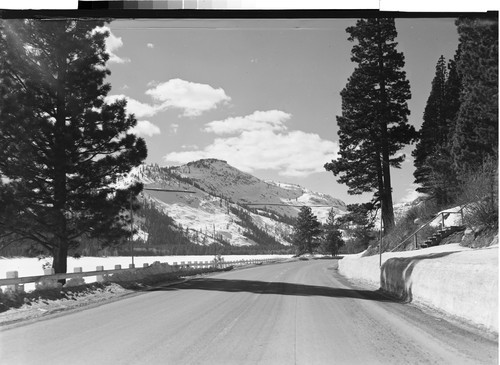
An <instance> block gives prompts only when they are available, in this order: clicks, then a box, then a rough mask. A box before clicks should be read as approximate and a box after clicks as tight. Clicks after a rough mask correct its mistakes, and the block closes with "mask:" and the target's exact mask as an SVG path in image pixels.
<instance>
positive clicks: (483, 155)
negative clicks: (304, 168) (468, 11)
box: [325, 16, 498, 250]
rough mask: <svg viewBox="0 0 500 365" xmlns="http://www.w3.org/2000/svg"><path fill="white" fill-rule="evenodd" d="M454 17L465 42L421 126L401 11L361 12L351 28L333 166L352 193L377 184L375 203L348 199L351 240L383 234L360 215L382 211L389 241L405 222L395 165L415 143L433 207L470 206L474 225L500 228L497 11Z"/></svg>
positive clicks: (438, 76)
mask: <svg viewBox="0 0 500 365" xmlns="http://www.w3.org/2000/svg"><path fill="white" fill-rule="evenodd" d="M455 24H456V26H457V30H458V35H459V46H458V49H457V51H456V54H455V56H454V57H453V59H451V60H446V59H445V58H444V57H443V56H441V57H440V58H439V59H438V60H437V65H436V72H435V76H434V79H433V81H432V85H431V88H430V94H429V97H428V100H427V104H426V107H425V110H424V114H423V123H422V126H421V128H420V130H416V129H415V128H414V126H412V125H411V124H409V121H408V115H409V112H410V111H409V109H408V103H407V100H409V99H410V98H411V93H410V85H409V81H408V80H407V79H406V73H405V72H404V69H403V67H404V64H405V62H404V61H405V59H404V55H403V53H402V52H398V51H397V46H398V43H397V42H396V41H395V40H396V37H397V32H396V26H395V22H394V19H391V18H384V19H377V18H370V19H360V20H358V21H357V23H356V25H355V26H352V27H349V28H347V32H348V33H349V38H348V39H349V40H350V41H353V42H356V43H355V44H354V45H353V48H352V52H351V56H352V57H351V60H352V61H353V62H355V63H356V67H355V70H354V72H353V73H352V75H351V77H350V78H349V79H348V83H347V85H346V87H345V88H344V89H343V90H342V91H341V97H342V115H340V116H337V122H338V127H339V132H338V135H339V145H340V151H339V157H338V158H337V159H336V160H332V161H331V162H330V163H327V164H325V169H326V170H327V171H331V172H332V173H333V174H334V175H335V176H338V177H339V179H338V180H337V181H338V182H339V183H342V184H346V185H347V186H348V188H349V190H348V193H349V194H353V195H354V194H363V193H367V192H374V194H373V198H372V200H371V201H370V202H368V203H364V204H352V205H350V206H349V207H348V210H349V214H348V215H347V216H346V218H349V219H351V221H350V222H351V226H350V229H351V232H350V237H351V238H350V239H349V240H348V244H347V246H348V245H349V244H351V245H352V247H355V248H356V250H357V249H362V248H363V247H365V248H366V247H367V245H368V244H370V242H372V243H373V242H378V241H379V240H378V238H377V236H376V234H375V231H374V230H373V222H370V221H369V220H366V219H364V218H363V219H360V215H361V216H366V217H368V216H375V215H376V213H377V212H379V213H380V216H381V220H382V222H383V234H384V239H385V241H386V242H387V241H390V239H389V240H387V239H386V238H387V237H389V238H390V236H391V235H394V232H396V231H405V229H401V227H396V224H399V223H398V222H396V221H395V217H394V210H393V201H392V184H391V168H400V167H401V164H402V163H403V161H404V160H405V155H404V154H403V153H401V152H400V151H401V150H402V149H403V148H404V147H405V145H410V144H412V143H416V146H415V150H414V151H413V152H412V156H413V158H414V166H415V170H414V177H415V183H416V184H417V185H418V188H417V191H418V192H421V193H425V196H424V198H423V199H424V200H425V204H426V209H425V210H424V211H425V214H426V215H428V214H430V215H432V214H434V213H436V212H438V211H439V210H442V209H445V208H448V207H451V206H456V205H462V206H465V205H466V206H467V209H466V210H465V211H464V212H465V215H464V224H465V225H467V226H469V227H470V228H474V229H483V228H487V229H490V230H493V231H494V230H498V17H497V16H475V17H461V18H459V19H457V20H456V23H455ZM380 50H383V51H382V52H380ZM373 65H377V67H373ZM422 214H424V213H422ZM416 218H418V219H420V218H423V219H424V220H425V219H428V217H426V216H419V217H416ZM365 221H366V222H365ZM408 228H411V229H413V227H408ZM415 229H416V228H415ZM349 241H350V242H349ZM394 241H395V242H396V241H397V240H396V239H395V240H394Z"/></svg>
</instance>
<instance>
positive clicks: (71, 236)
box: [0, 19, 147, 273]
mask: <svg viewBox="0 0 500 365" xmlns="http://www.w3.org/2000/svg"><path fill="white" fill-rule="evenodd" d="M103 25H104V22H103V21H86V20H71V19H70V20H2V21H1V23H0V30H1V34H0V35H1V44H0V47H1V50H0V52H1V53H2V58H1V60H0V78H1V80H0V133H1V138H0V175H2V176H3V178H2V181H1V182H0V198H1V199H2V202H0V206H2V209H0V234H3V235H9V236H10V237H11V238H16V239H22V240H29V241H32V242H34V243H36V244H39V245H42V246H44V247H45V248H46V249H48V250H49V251H50V252H52V255H53V258H54V260H53V268H54V269H55V271H56V273H63V272H66V270H67V260H66V259H67V254H68V249H69V248H70V247H74V246H76V245H78V242H79V239H81V238H82V237H86V236H87V237H96V238H99V239H102V240H103V241H109V240H117V239H119V238H120V237H123V236H125V235H128V234H129V232H128V231H127V230H126V227H125V225H126V223H127V214H126V209H127V208H128V207H129V200H130V199H131V198H132V197H135V196H136V195H137V194H138V193H139V192H140V190H141V186H140V185H133V186H129V187H128V188H124V189H118V188H117V187H116V186H115V185H114V183H115V182H116V180H117V177H118V176H120V175H121V174H124V173H127V172H129V171H130V169H131V168H132V167H133V166H138V165H139V164H140V163H141V162H142V161H143V160H144V159H145V158H146V155H147V151H146V145H145V142H144V140H143V139H140V138H137V137H136V136H135V135H134V134H128V133H127V132H128V131H129V130H130V129H131V128H133V127H134V126H135V125H136V123H137V121H136V119H135V118H134V116H133V115H127V114H126V113H125V105H126V102H125V100H118V101H116V102H114V103H112V104H106V103H105V102H104V98H105V97H106V95H107V94H108V92H109V91H110V85H109V84H107V83H104V79H105V77H106V76H107V75H109V74H110V72H109V70H107V69H106V61H107V60H108V59H109V55H108V54H107V53H106V51H105V39H106V37H107V35H108V34H107V32H96V31H95V29H96V27H102V26H103Z"/></svg>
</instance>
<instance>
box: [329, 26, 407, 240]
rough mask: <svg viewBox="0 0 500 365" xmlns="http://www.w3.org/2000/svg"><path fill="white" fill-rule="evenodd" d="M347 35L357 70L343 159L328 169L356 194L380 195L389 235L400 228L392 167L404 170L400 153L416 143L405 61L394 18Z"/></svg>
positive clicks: (348, 92) (347, 93)
mask: <svg viewBox="0 0 500 365" xmlns="http://www.w3.org/2000/svg"><path fill="white" fill-rule="evenodd" d="M347 32H348V33H349V34H350V37H349V40H350V41H357V44H355V45H354V46H353V48H352V57H351V60H352V61H353V62H356V63H357V67H356V68H355V70H354V72H353V74H352V75H351V77H350V78H349V80H348V83H347V86H346V87H345V88H344V89H343V90H342V92H341V96H342V116H338V117H337V122H338V126H339V132H338V134H339V143H340V156H339V158H338V159H337V160H334V161H332V162H330V163H327V164H325V169H326V170H327V171H332V173H333V174H334V175H335V176H338V175H341V176H340V178H339V180H338V181H339V182H340V183H344V184H346V185H347V186H348V187H349V191H348V192H349V193H350V194H361V193H364V192H371V191H375V199H376V200H377V201H378V203H379V205H380V206H381V208H382V220H383V222H384V229H385V230H386V231H389V230H391V229H392V227H394V211H393V207H392V185H391V174H390V167H396V168H399V167H400V165H401V163H402V162H403V161H404V157H405V156H404V155H397V153H398V151H400V150H401V149H402V148H403V147H404V146H405V145H406V144H409V143H411V142H412V141H413V140H414V139H415V138H416V132H415V129H414V128H413V127H412V126H411V125H409V124H408V115H409V113H410V112H409V110H408V105H407V100H408V99H410V97H411V94H410V85H409V83H408V81H407V80H406V74H405V72H404V71H403V70H402V69H403V66H404V56H403V54H402V53H401V52H398V51H397V50H396V46H397V42H395V41H394V39H395V38H396V36H397V32H396V27H395V24H394V19H377V18H373V19H361V20H358V22H357V23H356V26H353V27H349V28H347Z"/></svg>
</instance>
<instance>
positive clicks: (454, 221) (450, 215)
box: [429, 206, 463, 227]
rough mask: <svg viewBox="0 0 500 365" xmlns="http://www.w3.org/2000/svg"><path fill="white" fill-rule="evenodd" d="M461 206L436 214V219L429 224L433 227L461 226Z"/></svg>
mask: <svg viewBox="0 0 500 365" xmlns="http://www.w3.org/2000/svg"><path fill="white" fill-rule="evenodd" d="M461 209H462V207H461V206H458V207H454V208H450V209H446V210H442V211H440V212H439V213H437V214H436V218H434V220H433V221H432V222H431V223H429V225H430V226H432V227H441V225H444V227H450V226H461V225H462V224H463V222H462V214H460V210H461Z"/></svg>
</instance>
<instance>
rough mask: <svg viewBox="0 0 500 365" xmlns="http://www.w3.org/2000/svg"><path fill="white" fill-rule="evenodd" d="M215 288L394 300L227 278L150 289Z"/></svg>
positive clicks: (378, 294) (368, 293) (365, 293)
mask: <svg viewBox="0 0 500 365" xmlns="http://www.w3.org/2000/svg"><path fill="white" fill-rule="evenodd" d="M181 289H182V290H189V289H190V290H214V291H224V292H231V293H237V292H248V293H255V294H276V295H297V296H321V297H328V298H354V299H365V300H374V301H380V302H394V301H395V300H394V299H391V298H388V297H386V296H384V295H382V293H381V292H380V291H378V290H375V291H373V290H355V289H343V288H332V287H328V286H317V285H304V284H293V283H283V282H266V281H254V280H227V279H214V278H206V279H195V280H190V281H187V282H185V283H182V284H178V285H175V286H168V287H157V288H153V289H150V291H171V290H181Z"/></svg>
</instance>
